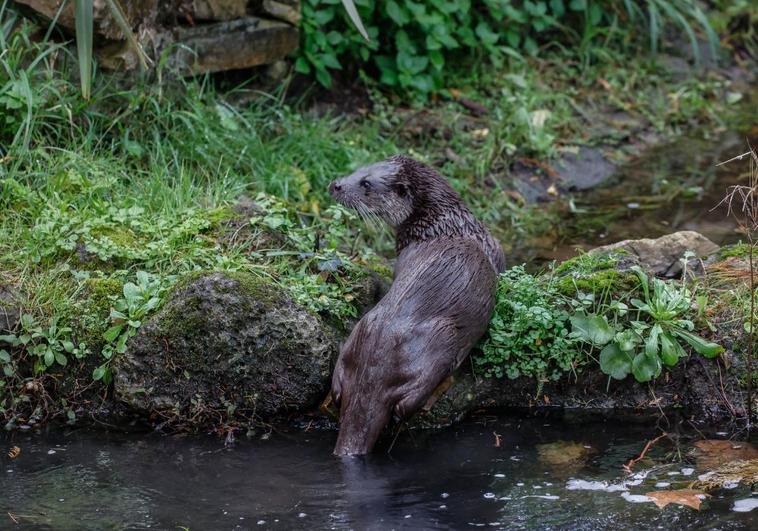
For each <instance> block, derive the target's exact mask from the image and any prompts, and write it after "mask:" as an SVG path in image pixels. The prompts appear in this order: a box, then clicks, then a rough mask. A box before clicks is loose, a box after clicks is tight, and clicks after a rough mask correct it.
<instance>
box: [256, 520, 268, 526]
mask: <svg viewBox="0 0 758 531" xmlns="http://www.w3.org/2000/svg"><path fill="white" fill-rule="evenodd" d="M256 523H257V524H258V525H264V524H265V523H266V520H258V522H256Z"/></svg>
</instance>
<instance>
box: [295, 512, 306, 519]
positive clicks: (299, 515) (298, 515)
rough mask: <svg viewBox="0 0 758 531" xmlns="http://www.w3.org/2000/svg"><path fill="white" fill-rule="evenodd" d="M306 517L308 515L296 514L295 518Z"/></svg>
mask: <svg viewBox="0 0 758 531" xmlns="http://www.w3.org/2000/svg"><path fill="white" fill-rule="evenodd" d="M306 516H308V515H307V514H305V513H298V514H297V517H298V518H305V517H306Z"/></svg>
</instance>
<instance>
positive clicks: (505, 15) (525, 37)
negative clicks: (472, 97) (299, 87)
mask: <svg viewBox="0 0 758 531" xmlns="http://www.w3.org/2000/svg"><path fill="white" fill-rule="evenodd" d="M355 5H356V7H357V10H358V13H359V15H360V17H361V19H362V20H363V22H364V25H365V27H366V31H367V34H368V36H369V39H370V40H369V41H368V42H366V41H365V40H364V39H363V38H362V37H361V36H360V35H359V34H358V33H357V32H356V31H355V30H354V29H353V26H352V23H351V22H350V17H349V15H348V14H347V12H346V11H345V10H344V9H343V7H342V5H341V2H340V0H306V1H305V2H304V3H303V22H302V26H301V33H302V43H301V47H300V52H299V53H300V56H299V57H298V59H297V63H296V69H297V71H299V72H302V73H305V74H311V73H312V74H314V75H315V77H316V79H317V80H318V81H319V83H321V84H322V85H324V86H326V87H329V86H330V85H331V82H332V75H331V72H333V71H335V70H341V69H342V68H343V66H345V64H347V63H348V62H350V61H356V62H360V63H366V62H369V63H370V67H369V73H371V74H373V73H376V76H377V77H378V79H379V81H380V83H382V84H383V85H386V86H389V87H394V88H397V89H400V90H402V91H404V92H411V93H415V94H417V95H422V96H423V95H426V94H429V93H432V92H437V91H440V90H441V89H443V88H445V82H446V81H447V80H446V79H445V72H446V67H449V66H450V63H451V62H454V61H455V60H456V59H461V58H465V57H468V58H470V57H471V56H472V55H480V56H484V57H486V58H487V60H488V61H491V62H492V63H493V64H494V65H495V66H499V65H501V64H502V63H503V61H504V60H505V58H506V57H512V58H516V59H523V58H524V57H525V56H527V55H537V54H538V52H539V50H540V47H541V45H544V44H546V43H556V44H557V41H560V43H561V44H560V45H561V46H566V45H567V44H568V45H571V46H574V47H575V48H577V49H578V51H579V54H580V55H581V56H583V57H585V58H587V57H590V56H591V55H593V43H594V42H597V41H599V40H601V39H602V42H603V44H604V45H606V46H607V45H608V43H609V41H612V40H616V41H622V40H629V39H628V37H629V34H633V33H634V31H635V30H631V29H629V30H625V31H621V30H620V29H619V28H620V27H621V26H622V25H625V26H626V27H629V28H643V33H644V36H645V37H647V39H646V40H647V41H648V42H649V44H650V47H651V49H652V50H653V51H655V50H656V48H657V46H658V43H659V40H660V36H661V30H662V28H663V26H665V24H666V22H673V23H675V24H677V25H679V26H680V27H681V28H682V29H683V30H684V31H685V33H686V35H687V37H688V38H689V40H690V43H691V46H692V49H693V53H694V54H696V57H697V54H698V46H697V41H696V39H695V33H694V30H693V26H699V27H702V28H704V30H705V31H706V33H707V35H708V38H709V42H710V43H711V44H712V46H713V47H715V45H716V43H717V42H718V41H717V38H716V36H715V34H714V33H713V31H712V29H711V27H710V26H709V24H708V21H707V19H706V17H705V15H704V14H703V12H702V10H701V9H700V8H699V7H698V6H697V4H696V3H695V2H694V1H693V0H677V1H675V2H669V1H663V0H632V1H626V2H623V4H622V3H621V2H609V1H607V0H549V1H547V0H526V1H524V2H513V1H510V0H483V2H481V3H474V2H472V1H471V0H440V1H434V2H426V3H424V2H418V1H415V0H388V1H387V2H370V1H369V0H356V1H355ZM556 37H559V38H556ZM447 70H449V68H447Z"/></svg>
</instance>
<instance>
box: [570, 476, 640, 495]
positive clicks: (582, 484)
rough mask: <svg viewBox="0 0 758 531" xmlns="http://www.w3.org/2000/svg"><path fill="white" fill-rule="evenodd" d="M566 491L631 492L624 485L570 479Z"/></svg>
mask: <svg viewBox="0 0 758 531" xmlns="http://www.w3.org/2000/svg"><path fill="white" fill-rule="evenodd" d="M566 490H601V491H603V492H618V491H626V490H629V489H628V488H627V486H626V485H625V484H623V483H608V482H607V481H587V480H585V479H570V480H568V482H566Z"/></svg>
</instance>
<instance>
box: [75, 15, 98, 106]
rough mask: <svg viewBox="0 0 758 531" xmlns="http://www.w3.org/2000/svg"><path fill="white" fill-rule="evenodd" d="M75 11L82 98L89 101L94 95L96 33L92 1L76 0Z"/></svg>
mask: <svg viewBox="0 0 758 531" xmlns="http://www.w3.org/2000/svg"><path fill="white" fill-rule="evenodd" d="M74 10H75V12H74V15H75V17H76V51H77V54H78V57H79V77H80V79H81V84H82V97H83V98H84V99H85V100H89V99H90V95H91V94H92V34H93V32H94V27H93V13H92V11H93V10H92V0H76V4H75V6H74Z"/></svg>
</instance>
